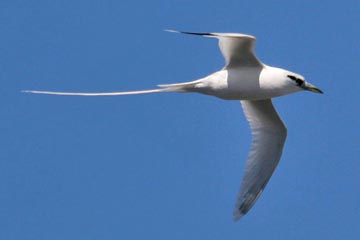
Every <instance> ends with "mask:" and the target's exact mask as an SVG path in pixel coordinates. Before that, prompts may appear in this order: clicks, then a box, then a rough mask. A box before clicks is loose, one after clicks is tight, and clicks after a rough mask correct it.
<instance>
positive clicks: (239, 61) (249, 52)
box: [167, 30, 263, 68]
mask: <svg viewBox="0 0 360 240" xmlns="http://www.w3.org/2000/svg"><path fill="white" fill-rule="evenodd" d="M167 31H170V32H178V33H184V34H192V35H200V36H204V37H212V38H217V39H219V47H220V50H221V53H222V55H223V56H224V58H225V62H226V66H225V68H233V67H261V66H263V64H262V63H261V62H260V61H259V60H258V59H257V57H256V56H255V53H254V45H255V41H256V38H255V37H254V36H251V35H246V34H240V33H197V32H180V31H174V30H167Z"/></svg>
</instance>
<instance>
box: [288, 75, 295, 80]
mask: <svg viewBox="0 0 360 240" xmlns="http://www.w3.org/2000/svg"><path fill="white" fill-rule="evenodd" d="M288 78H290V79H291V80H294V81H295V80H296V77H295V76H293V75H288Z"/></svg>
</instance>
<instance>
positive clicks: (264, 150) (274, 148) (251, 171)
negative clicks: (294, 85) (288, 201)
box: [234, 99, 287, 221]
mask: <svg viewBox="0 0 360 240" xmlns="http://www.w3.org/2000/svg"><path fill="white" fill-rule="evenodd" d="M241 105H242V107H243V110H244V113H245V116H246V118H247V120H248V122H249V124H250V128H251V132H252V138H253V139H252V146H251V150H250V153H249V158H248V160H247V163H246V169H245V173H244V177H243V180H242V183H241V187H240V192H239V195H238V198H237V201H236V204H235V209H234V220H235V221H236V220H238V219H240V217H242V216H243V215H245V214H246V213H247V212H248V211H249V210H250V208H251V207H252V206H253V204H254V203H255V202H256V200H257V199H258V198H259V196H260V195H261V193H262V192H263V190H264V188H265V186H266V184H267V183H268V181H269V179H270V177H271V175H272V174H273V172H274V170H275V168H276V166H277V164H278V162H279V160H280V157H281V153H282V149H283V146H284V143H285V139H286V133H287V130H286V127H285V125H284V123H283V122H282V121H281V119H280V117H279V115H278V114H277V112H276V110H275V108H274V106H273V104H272V102H271V99H267V100H259V101H241Z"/></svg>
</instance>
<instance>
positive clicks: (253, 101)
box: [25, 31, 322, 220]
mask: <svg viewBox="0 0 360 240" xmlns="http://www.w3.org/2000/svg"><path fill="white" fill-rule="evenodd" d="M171 32H175V31H171ZM182 33H185V34H192V35H201V36H205V37H210V38H216V39H218V40H219V47H220V50H221V52H222V54H223V56H224V58H225V62H226V64H225V67H224V68H223V69H221V70H220V71H217V72H215V73H213V74H210V75H209V76H207V77H204V78H202V79H199V80H196V81H192V82H185V83H177V84H165V85H159V87H160V88H157V89H150V90H140V91H130V92H109V93H77V92H75V93H74V92H53V91H25V92H30V93H39V94H52V95H68V96H69V95H70V96H118V95H133V94H145V93H158V92H194V93H201V94H206V95H211V96H215V97H218V98H222V99H226V100H240V101H241V105H242V107H243V110H244V113H245V116H246V118H247V120H248V122H249V124H250V128H251V131H252V137H253V140H252V145H251V150H250V153H249V157H248V160H247V163H246V169H245V173H244V176H243V180H242V183H241V187H240V192H239V195H238V198H237V201H236V203H235V208H234V215H233V216H234V220H238V219H239V218H240V217H241V216H243V215H244V214H246V213H247V212H248V211H249V209H250V208H251V207H252V206H253V204H254V203H255V202H256V200H257V199H258V198H259V196H260V195H261V193H262V192H263V190H264V188H265V186H266V184H267V182H268V181H269V179H270V177H271V175H272V173H273V172H274V170H275V168H276V166H277V164H278V162H279V161H280V157H281V154H282V149H283V146H284V143H285V139H286V135H287V129H286V127H285V125H284V123H283V122H282V121H281V119H280V117H279V116H278V114H277V112H276V110H275V108H274V106H273V104H272V101H271V98H274V97H279V96H283V95H286V94H290V93H294V92H297V91H301V90H309V91H313V92H317V93H322V92H321V90H319V89H318V88H316V87H315V86H313V85H311V84H310V83H308V82H306V81H305V80H304V78H303V77H302V76H301V75H299V74H296V73H292V72H290V71H287V70H284V69H281V68H275V67H270V66H267V65H265V64H263V63H262V62H260V61H259V60H258V59H257V57H256V56H255V54H254V45H255V37H253V36H250V35H245V34H237V33H192V32H182Z"/></svg>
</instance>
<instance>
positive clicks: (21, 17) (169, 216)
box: [0, 0, 360, 240]
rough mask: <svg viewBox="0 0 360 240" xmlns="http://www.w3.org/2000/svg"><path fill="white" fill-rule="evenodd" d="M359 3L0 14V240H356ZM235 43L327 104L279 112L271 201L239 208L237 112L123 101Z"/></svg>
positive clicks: (0, 7) (197, 101)
mask: <svg viewBox="0 0 360 240" xmlns="http://www.w3.org/2000/svg"><path fill="white" fill-rule="evenodd" d="M359 12H360V3H359V1H357V0H349V1H342V2H339V1H327V2H326V3H325V2H321V1H309V0H302V1H285V0H282V1H280V0H278V1H240V0H236V1H235V0H232V1H224V0H221V1H220V0H213V1H204V0H199V1H190V0H175V1H174V0H166V1H165V0H153V1H135V0H131V1H130V0H122V1H109V0H102V1H80V0H79V1H45V0H36V1H34V0H28V1H24V0H11V1H10V0H2V1H1V3H0V29H1V37H0V79H1V83H2V84H1V86H2V87H1V89H0V106H1V111H0V133H1V134H0V145H1V146H2V147H1V148H0V229H1V231H0V239H4V240H12V239H34V240H35V239H36V240H41V239H54V240H56V239H211V240H212V239H250V238H251V239H359V236H360V230H359V227H358V223H359V217H360V207H359V202H360V186H359V182H360V177H359V174H358V173H359V171H360V164H359V156H360V148H359V143H360V139H359V137H360V130H359V121H358V119H359V117H360V110H359V106H358V104H359V100H358V93H359V90H360V81H359V79H358V78H359V77H358V75H359V74H358V69H359V62H360V50H359V49H360V48H359V37H360V30H359V29H360V28H359V26H358V23H359V21H360V15H359ZM168 28H172V29H178V30H187V31H217V32H241V33H247V34H252V35H255V36H256V37H257V45H256V52H257V55H258V57H259V58H260V59H261V60H262V61H263V62H265V63H267V64H269V65H274V66H279V67H283V68H286V69H289V70H292V71H295V72H298V73H301V74H302V75H304V76H305V77H306V78H307V80H309V81H310V82H311V83H313V84H315V85H316V86H318V87H319V88H321V89H322V90H323V91H324V92H325V94H324V95H318V94H312V93H309V92H301V93H297V94H293V95H290V96H286V97H282V98H279V99H276V100H274V102H275V105H276V107H277V110H278V112H279V114H280V115H281V116H282V118H283V120H284V122H285V123H286V125H287V127H288V129H289V131H288V138H287V142H286V145H285V150H284V153H283V156H282V160H281V162H280V164H279V166H278V168H277V169H276V171H275V173H274V175H273V177H272V178H271V180H270V182H269V184H268V186H267V188H266V190H265V191H264V193H263V195H262V196H261V198H260V199H259V200H258V202H257V203H256V205H255V206H254V207H253V208H252V209H251V211H250V212H249V213H248V215H246V216H245V217H244V218H243V219H241V220H240V221H239V222H236V223H234V222H233V221H232V208H233V205H234V202H235V198H236V195H237V192H238V189H239V186H240V181H241V177H242V172H243V168H244V165H245V161H246V158H247V154H248V149H249V146H250V141H251V137H250V131H249V126H248V124H247V122H246V120H245V118H244V116H243V113H242V110H241V108H240V104H239V103H238V102H237V101H224V100H220V99H216V98H212V97H208V96H201V95H196V94H170V93H165V94H158V95H144V96H123V97H113V98H110V97H99V98H81V97H59V96H38V95H26V94H22V93H21V92H20V91H21V90H23V89H38V90H61V91H114V90H117V91H120V90H136V89H147V88H152V87H154V86H156V84H160V83H175V82H184V81H190V80H194V79H197V78H200V77H203V76H205V75H207V74H209V73H211V72H213V71H216V70H218V69H220V68H221V67H222V66H223V59H222V57H221V55H220V53H219V50H218V48H217V43H216V41H215V40H212V39H204V38H200V37H194V36H183V35H178V34H171V33H167V32H164V31H162V30H163V29H168Z"/></svg>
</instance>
